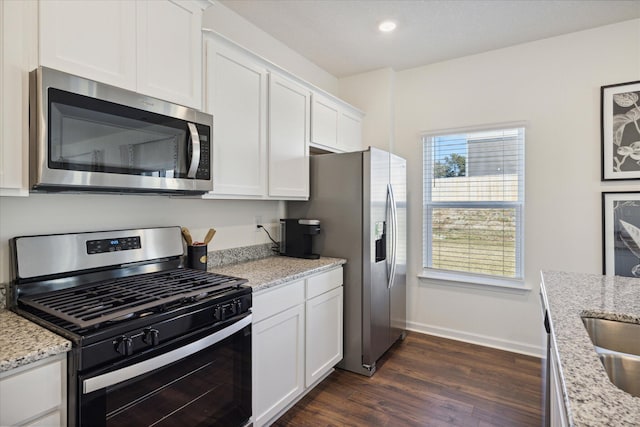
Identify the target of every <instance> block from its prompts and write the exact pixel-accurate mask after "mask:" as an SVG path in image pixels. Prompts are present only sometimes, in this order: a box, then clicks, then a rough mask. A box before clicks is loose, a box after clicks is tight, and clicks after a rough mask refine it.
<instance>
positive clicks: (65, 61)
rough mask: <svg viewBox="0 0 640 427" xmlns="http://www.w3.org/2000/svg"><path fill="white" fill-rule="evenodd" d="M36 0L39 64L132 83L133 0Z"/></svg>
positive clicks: (121, 84) (112, 81) (124, 85)
mask: <svg viewBox="0 0 640 427" xmlns="http://www.w3.org/2000/svg"><path fill="white" fill-rule="evenodd" d="M39 5H40V64H41V65H44V66H47V67H51V68H55V69H58V70H61V71H65V72H67V73H71V74H76V75H79V76H82V77H86V78H89V79H93V80H97V81H100V82H104V83H108V84H111V85H115V86H118V87H121V88H125V89H130V90H135V89H136V31H135V27H136V18H135V17H136V3H135V2H132V1H127V0H94V1H73V0H46V1H41V2H40V3H39Z"/></svg>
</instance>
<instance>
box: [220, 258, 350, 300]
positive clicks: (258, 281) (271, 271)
mask: <svg viewBox="0 0 640 427" xmlns="http://www.w3.org/2000/svg"><path fill="white" fill-rule="evenodd" d="M346 262H347V261H346V260H345V259H342V258H331V257H320V258H319V259H315V260H311V259H303V258H292V257H284V256H271V257H267V258H261V259H258V260H252V261H244V262H239V263H236V264H228V265H224V266H219V267H214V268H211V269H209V271H211V272H213V273H219V274H225V275H228V276H235V277H241V278H245V279H247V280H248V282H247V284H248V285H249V286H251V288H252V290H253V292H254V293H256V292H261V291H264V290H267V289H271V288H274V287H277V286H279V285H282V284H284V283H289V282H292V281H295V280H298V279H302V278H305V277H308V276H313V275H315V274H319V273H322V272H325V271H329V270H332V269H334V268H336V267H339V266H341V265H343V264H345V263H346Z"/></svg>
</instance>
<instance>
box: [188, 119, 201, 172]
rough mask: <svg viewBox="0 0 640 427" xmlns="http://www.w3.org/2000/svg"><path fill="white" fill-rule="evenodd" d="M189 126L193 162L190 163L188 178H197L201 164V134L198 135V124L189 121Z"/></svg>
mask: <svg viewBox="0 0 640 427" xmlns="http://www.w3.org/2000/svg"><path fill="white" fill-rule="evenodd" d="M187 126H188V127H189V133H190V134H191V138H190V140H191V163H190V164H189V171H188V172H187V178H195V177H196V172H198V165H199V164H200V135H198V129H197V128H196V125H194V124H193V123H187Z"/></svg>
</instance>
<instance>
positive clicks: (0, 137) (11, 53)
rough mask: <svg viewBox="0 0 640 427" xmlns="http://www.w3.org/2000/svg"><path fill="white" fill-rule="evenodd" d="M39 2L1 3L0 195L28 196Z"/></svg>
mask: <svg viewBox="0 0 640 427" xmlns="http://www.w3.org/2000/svg"><path fill="white" fill-rule="evenodd" d="M37 15H38V4H37V3H36V2H35V1H0V195H2V196H5V195H9V196H26V195H28V194H29V192H28V185H29V177H28V156H29V153H28V147H29V71H31V70H32V69H33V68H35V67H36V66H37V52H38V48H37V44H38V41H37Z"/></svg>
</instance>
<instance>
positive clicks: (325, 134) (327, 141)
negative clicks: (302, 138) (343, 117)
mask: <svg viewBox="0 0 640 427" xmlns="http://www.w3.org/2000/svg"><path fill="white" fill-rule="evenodd" d="M339 116H340V112H339V110H338V106H337V105H336V104H334V103H333V102H331V101H330V100H328V99H327V98H325V97H324V96H322V95H318V94H315V93H314V94H313V96H312V104H311V142H313V143H314V144H320V145H325V146H327V147H334V148H336V147H337V144H338V117H339Z"/></svg>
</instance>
